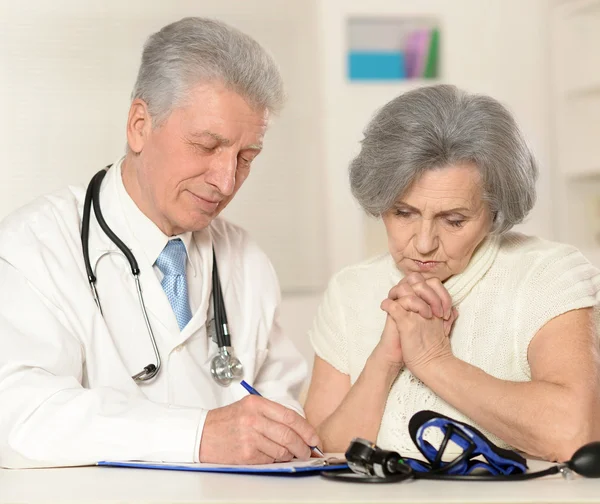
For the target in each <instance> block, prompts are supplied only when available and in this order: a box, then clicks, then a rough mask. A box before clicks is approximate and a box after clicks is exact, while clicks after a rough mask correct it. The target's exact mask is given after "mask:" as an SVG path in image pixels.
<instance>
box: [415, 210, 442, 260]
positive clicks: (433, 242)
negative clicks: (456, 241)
mask: <svg viewBox="0 0 600 504" xmlns="http://www.w3.org/2000/svg"><path fill="white" fill-rule="evenodd" d="M417 226H418V228H417V231H416V233H415V237H414V240H415V249H416V250H417V252H419V254H421V255H423V256H426V255H428V254H431V253H432V252H434V251H435V250H436V249H437V248H438V245H439V241H438V233H437V226H436V224H435V223H434V222H433V220H431V219H421V220H420V222H419V223H418V224H417Z"/></svg>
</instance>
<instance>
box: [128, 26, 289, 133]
mask: <svg viewBox="0 0 600 504" xmlns="http://www.w3.org/2000/svg"><path fill="white" fill-rule="evenodd" d="M202 82H221V83H223V84H224V85H225V86H226V87H227V88H229V89H231V90H232V91H235V92H236V93H238V94H239V95H240V96H242V97H244V98H245V99H246V100H247V101H248V102H249V103H250V104H251V105H252V106H254V107H257V108H261V109H267V110H269V112H271V113H277V112H278V111H279V110H280V109H281V107H282V105H283V101H284V90H283V80H282V78H281V75H280V73H279V69H278V67H277V65H276V63H275V61H274V60H273V58H272V57H271V56H270V55H269V54H268V53H267V51H266V50H265V49H264V48H263V47H261V46H260V44H259V43H258V42H256V41H255V40H254V39H252V38H251V37H249V36H248V35H246V34H244V33H242V32H241V31H239V30H237V29H235V28H232V27H231V26H228V25H226V24H224V23H221V22H219V21H214V20H211V19H204V18H198V17H188V18H183V19H181V20H180V21H177V22H175V23H171V24H169V25H167V26H165V27H164V28H162V29H161V30H160V31H158V32H156V33H154V34H153V35H151V36H150V37H149V38H148V40H147V41H146V43H145V45H144V51H143V53H142V63H141V65H140V69H139V72H138V76H137V80H136V83H135V86H134V89H133V92H132V96H131V99H132V100H134V99H136V98H140V99H142V100H144V101H145V102H146V104H147V105H148V108H149V111H150V115H151V116H152V119H153V126H158V125H160V124H161V123H162V121H164V120H165V119H166V118H167V117H168V116H169V114H170V113H171V111H172V110H173V109H174V108H175V107H177V106H180V105H183V104H184V103H185V99H186V95H187V94H188V91H189V89H190V88H191V87H192V86H194V85H196V84H198V83H202Z"/></svg>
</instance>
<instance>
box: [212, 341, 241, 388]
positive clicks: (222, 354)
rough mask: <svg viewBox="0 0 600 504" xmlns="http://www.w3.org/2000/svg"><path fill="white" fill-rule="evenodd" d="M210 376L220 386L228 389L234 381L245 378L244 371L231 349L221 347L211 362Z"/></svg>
mask: <svg viewBox="0 0 600 504" xmlns="http://www.w3.org/2000/svg"><path fill="white" fill-rule="evenodd" d="M210 374H211V375H212V377H213V378H214V380H215V381H216V382H217V383H218V384H219V385H221V386H223V387H227V386H229V385H230V384H231V382H232V381H239V380H241V379H242V378H243V377H244V369H243V367H242V363H241V362H240V361H239V359H238V358H237V357H236V356H235V355H233V353H232V352H231V348H230V347H219V352H218V353H217V355H215V356H214V357H213V358H212V360H211V362H210Z"/></svg>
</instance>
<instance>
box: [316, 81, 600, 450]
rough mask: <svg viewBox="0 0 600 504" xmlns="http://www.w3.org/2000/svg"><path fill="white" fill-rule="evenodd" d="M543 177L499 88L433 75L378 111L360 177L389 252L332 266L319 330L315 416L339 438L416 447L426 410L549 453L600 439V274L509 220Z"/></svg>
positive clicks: (359, 163) (353, 170)
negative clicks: (437, 82)
mask: <svg viewBox="0 0 600 504" xmlns="http://www.w3.org/2000/svg"><path fill="white" fill-rule="evenodd" d="M536 178H537V167H536V164H535V161H534V158H533V156H532V154H531V152H530V151H529V149H528V147H527V146H526V143H525V141H524V139H523V137H522V135H521V133H520V131H519V129H518V127H517V125H516V124H515V121H514V120H513V118H512V116H511V115H510V113H509V112H508V111H507V110H506V109H505V108H504V107H503V106H502V105H500V104H499V103H498V102H497V101H495V100H494V99H492V98H489V97H486V96H480V95H472V94H467V93H465V92H462V91H460V90H458V89H456V88H455V87H453V86H446V85H442V86H433V87H426V88H421V89H417V90H415V91H411V92H409V93H406V94H403V95H402V96H400V97H398V98H396V99H394V100H392V101H391V102H389V103H388V104H387V105H385V106H384V107H383V108H382V109H381V110H380V111H379V112H378V113H377V114H376V115H375V117H374V118H373V119H372V121H371V123H370V124H369V126H368V127H367V129H366V131H365V138H364V140H363V142H362V149H361V151H360V153H359V155H358V156H357V157H356V159H355V160H354V161H353V162H352V164H351V166H350V181H351V186H352V192H353V194H354V196H355V197H356V199H357V200H358V201H359V203H360V204H361V205H362V207H363V208H364V209H365V210H366V211H367V212H368V213H369V214H371V215H374V216H381V218H382V220H383V223H384V225H385V228H386V231H387V236H388V244H389V253H386V254H384V255H382V256H379V257H375V258H373V259H370V260H368V261H365V262H363V263H361V264H358V265H355V266H351V267H348V268H346V269H344V270H343V271H341V272H340V273H338V274H337V275H336V276H335V277H334V278H333V279H332V280H331V282H330V284H329V287H328V289H327V292H326V294H325V297H324V300H323V302H322V304H321V306H320V308H319V311H318V314H317V317H316V319H315V322H314V325H313V328H312V330H311V333H310V336H311V341H312V344H313V346H314V349H315V352H316V357H315V364H314V371H313V376H312V382H311V386H310V389H309V392H308V397H307V402H306V414H307V418H308V420H309V421H310V422H311V423H312V424H313V425H315V426H317V428H318V432H319V435H320V436H321V439H322V440H323V443H324V447H325V449H326V450H327V451H333V452H340V451H344V450H345V449H346V448H347V447H348V444H349V442H350V441H351V439H352V438H353V437H357V436H358V437H363V438H367V439H370V440H373V441H374V440H377V443H378V444H380V445H381V446H382V447H383V448H386V449H394V450H397V451H400V452H401V453H402V452H407V451H415V447H414V445H413V443H412V441H411V439H410V436H409V433H408V428H407V423H408V421H409V420H410V418H411V416H412V415H413V414H414V413H416V412H417V411H420V410H423V409H429V410H434V411H436V412H439V413H442V414H444V415H447V416H450V417H452V418H454V419H456V420H459V421H463V422H467V423H470V424H472V425H474V426H476V427H477V428H479V429H480V430H481V431H482V432H483V433H484V434H485V435H487V436H488V437H489V438H490V439H491V440H492V441H494V442H495V443H497V444H499V445H500V446H502V447H510V448H514V449H517V450H520V451H523V452H525V453H527V454H530V455H533V456H539V457H543V458H545V459H548V460H566V459H568V458H570V456H571V455H572V453H573V452H574V451H575V450H576V449H577V448H578V447H580V446H581V445H582V444H584V443H586V442H589V441H591V440H597V439H600V404H599V401H600V387H599V375H600V373H599V371H600V369H599V367H600V365H599V359H598V342H597V333H596V328H595V324H594V322H595V320H594V319H595V315H594V312H595V310H596V308H595V307H596V305H597V303H598V301H599V299H600V295H599V292H600V273H599V272H598V270H596V269H595V268H594V267H593V266H591V265H590V264H589V263H588V261H587V260H586V259H585V258H584V257H583V256H582V255H581V254H580V253H579V252H578V251H577V250H576V249H574V248H573V247H571V246H567V245H562V244H558V243H552V242H549V241H545V240H542V239H539V238H534V237H530V236H525V235H522V234H518V233H515V232H509V230H510V229H511V228H512V227H513V226H514V225H515V224H518V223H519V222H521V221H522V220H523V218H524V217H525V216H526V215H527V213H528V212H529V210H530V209H531V208H532V206H533V204H534V201H535V181H536Z"/></svg>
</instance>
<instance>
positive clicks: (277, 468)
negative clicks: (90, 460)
mask: <svg viewBox="0 0 600 504" xmlns="http://www.w3.org/2000/svg"><path fill="white" fill-rule="evenodd" d="M97 465H99V466H105V467H131V468H135V469H162V470H166V471H195V472H216V473H235V474H266V475H269V474H271V475H277V474H287V475H301V474H304V475H307V474H319V473H320V472H323V471H340V470H343V469H347V468H348V464H346V462H345V461H344V460H343V459H337V458H326V459H323V458H313V459H310V460H292V461H291V462H280V463H274V464H259V465H225V464H184V463H180V464H179V463H167V462H142V461H136V460H130V461H112V460H105V461H102V462H98V464H97Z"/></svg>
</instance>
